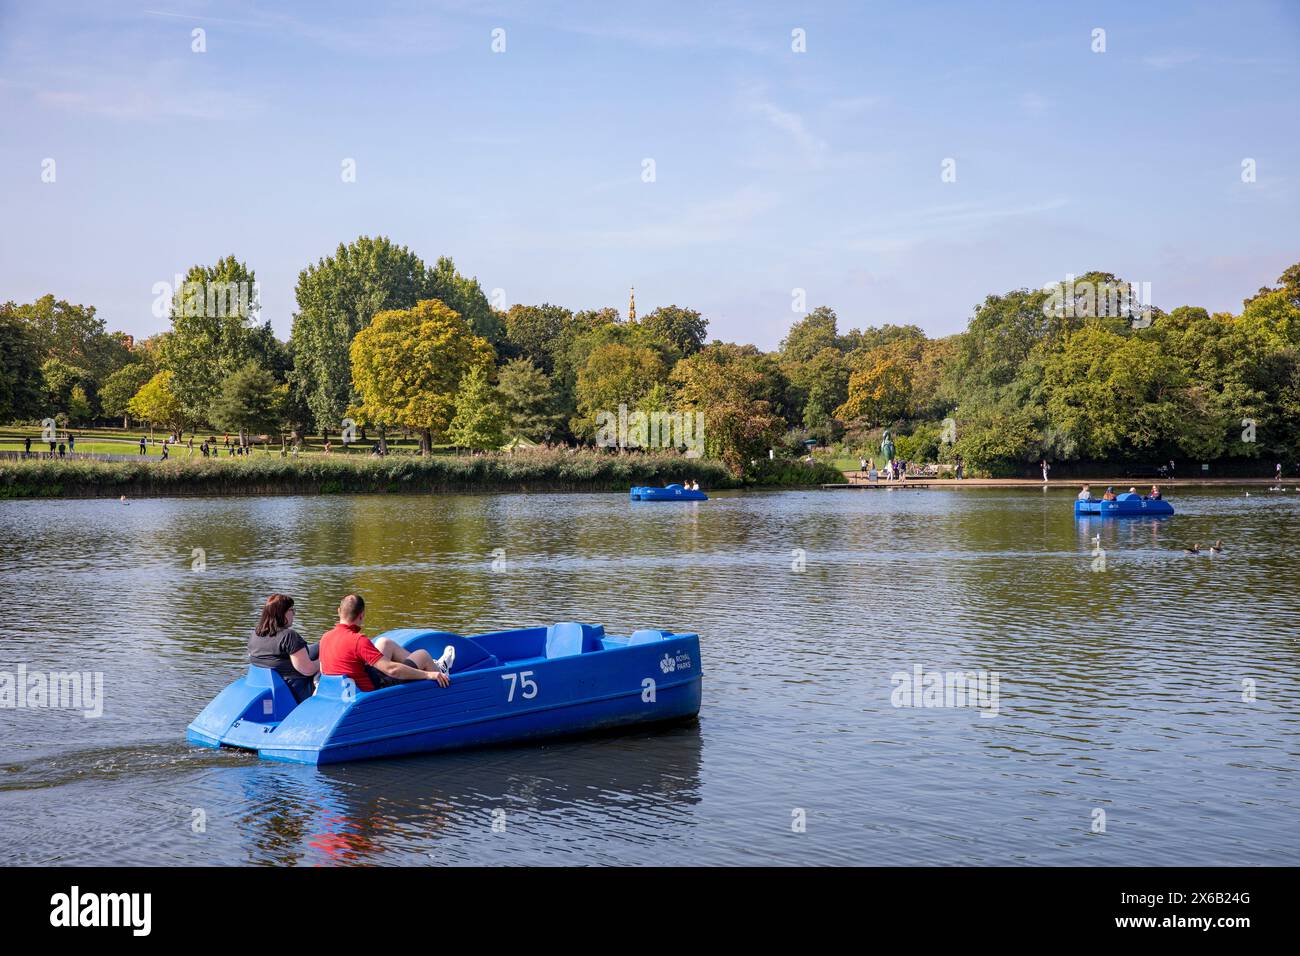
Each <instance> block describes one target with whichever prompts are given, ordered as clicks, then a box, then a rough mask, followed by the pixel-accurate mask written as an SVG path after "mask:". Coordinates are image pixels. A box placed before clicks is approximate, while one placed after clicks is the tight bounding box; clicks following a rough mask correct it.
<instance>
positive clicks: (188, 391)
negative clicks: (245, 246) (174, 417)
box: [159, 256, 276, 423]
mask: <svg viewBox="0 0 1300 956" xmlns="http://www.w3.org/2000/svg"><path fill="white" fill-rule="evenodd" d="M259 308H260V306H259V304H258V301H257V277H256V276H255V275H254V273H253V271H252V270H250V269H249V268H248V267H247V266H246V265H245V264H244V263H242V262H239V261H238V260H236V259H235V257H234V256H227V257H226V258H224V259H221V260H219V261H218V262H217V263H216V264H215V265H212V266H201V265H196V266H193V267H192V268H191V269H190V270H189V272H187V273H186V275H185V280H184V282H183V283H182V284H181V287H180V288H179V289H177V290H176V291H175V294H174V296H173V298H172V307H171V322H172V328H171V332H170V334H169V335H167V336H166V338H165V339H164V340H163V341H162V343H161V345H160V349H159V352H160V354H159V364H160V366H161V367H162V368H163V369H164V370H166V371H169V372H171V373H172V379H171V383H172V384H171V389H172V392H173V394H174V395H175V396H176V398H177V399H178V400H179V401H180V403H181V407H182V409H183V411H184V415H185V418H186V419H187V420H188V421H191V422H196V423H197V422H211V421H212V408H213V404H214V403H215V402H216V400H217V396H218V395H219V394H220V392H221V389H222V385H223V383H224V382H225V381H226V379H228V378H229V377H230V376H231V375H233V374H235V372H236V371H238V370H239V369H241V368H243V367H244V366H245V365H246V364H247V363H248V362H250V361H255V362H257V363H258V364H260V365H262V366H263V367H270V366H271V364H272V361H273V356H274V354H275V351H276V345H275V336H274V334H273V333H272V332H271V324H270V322H258V320H257V314H258V311H259Z"/></svg>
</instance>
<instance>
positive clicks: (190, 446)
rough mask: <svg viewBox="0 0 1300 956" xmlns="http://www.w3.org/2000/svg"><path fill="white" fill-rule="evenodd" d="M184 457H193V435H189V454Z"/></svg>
mask: <svg viewBox="0 0 1300 956" xmlns="http://www.w3.org/2000/svg"><path fill="white" fill-rule="evenodd" d="M185 457H186V458H193V457H194V436H193V435H191V436H190V442H189V454H188V455H186V456H185Z"/></svg>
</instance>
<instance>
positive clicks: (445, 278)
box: [420, 256, 505, 346]
mask: <svg viewBox="0 0 1300 956" xmlns="http://www.w3.org/2000/svg"><path fill="white" fill-rule="evenodd" d="M420 298H422V299H437V300H438V301H439V302H443V303H445V304H446V305H447V307H448V308H450V309H451V310H452V311H453V312H456V313H458V314H459V315H460V317H461V318H462V319H464V320H465V321H466V322H468V323H469V327H470V329H471V330H472V331H473V332H474V334H475V335H477V336H480V337H481V338H485V339H487V340H488V341H489V342H491V343H492V345H493V346H496V345H497V344H498V343H500V342H501V340H502V338H503V337H504V334H505V323H504V322H503V321H502V318H501V316H500V315H499V314H497V312H496V311H495V310H494V309H493V308H492V306H491V305H490V304H489V303H488V299H487V296H485V295H484V294H483V288H482V286H480V285H479V284H478V279H468V278H466V277H465V276H463V275H461V274H460V273H459V272H457V271H456V263H455V262H453V261H452V260H451V259H450V258H449V257H447V256H440V257H439V258H438V261H437V263H436V264H435V265H434V267H433V268H432V269H429V270H428V271H427V272H426V273H425V283H424V287H423V288H422V289H421V290H420Z"/></svg>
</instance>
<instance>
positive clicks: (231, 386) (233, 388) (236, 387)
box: [211, 361, 289, 444]
mask: <svg viewBox="0 0 1300 956" xmlns="http://www.w3.org/2000/svg"><path fill="white" fill-rule="evenodd" d="M288 392H289V388H288V386H287V385H280V384H278V383H277V382H276V380H275V376H274V375H272V374H271V373H270V372H269V371H267V370H266V369H264V368H263V367H262V366H261V365H260V364H259V363H257V362H255V361H250V362H247V363H245V364H244V366H243V367H242V368H239V369H236V370H235V372H234V373H233V374H232V375H230V376H229V377H228V378H227V379H226V380H225V381H224V382H223V383H222V384H221V391H220V392H218V393H217V397H216V400H215V401H214V402H213V403H212V416H211V420H212V424H214V425H216V426H217V427H218V428H220V429H223V430H224V431H237V432H239V437H240V442H241V444H242V443H243V439H244V436H245V435H246V434H247V433H249V432H252V433H254V434H258V433H263V432H268V433H269V432H272V431H274V430H275V429H276V428H277V427H278V426H279V424H280V419H281V417H282V409H283V406H284V400H285V397H286V396H287V395H288Z"/></svg>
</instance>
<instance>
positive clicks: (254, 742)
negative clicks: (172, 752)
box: [185, 622, 701, 764]
mask: <svg viewBox="0 0 1300 956" xmlns="http://www.w3.org/2000/svg"><path fill="white" fill-rule="evenodd" d="M383 636H384V637H388V638H391V639H392V640H394V641H396V642H397V643H398V644H401V645H402V646H403V647H405V648H406V649H407V650H408V651H415V650H419V649H421V648H423V649H424V650H426V651H428V652H429V653H430V654H432V655H433V656H434V657H438V656H439V655H441V654H442V650H443V648H444V647H446V646H447V645H448V644H450V645H452V646H453V647H455V648H456V662H455V664H454V665H453V666H452V670H451V686H450V687H446V688H443V687H439V686H438V684H437V683H436V682H434V681H415V682H412V683H409V684H400V685H398V686H395V687H385V688H382V689H380V690H374V691H360V690H358V689H357V686H356V684H355V682H354V681H352V680H351V679H350V678H347V677H322V678H321V681H320V685H319V686H318V687H317V689H316V694H315V696H313V697H309V698H308V699H307V700H305V701H303V702H302V703H301V704H299V703H297V702H296V701H295V700H294V697H293V694H292V693H291V692H290V690H289V687H288V685H287V684H285V683H284V680H283V679H282V678H281V677H280V675H279V674H277V673H276V672H275V671H273V670H269V669H267V668H264V667H256V666H253V665H250V666H249V668H248V673H247V674H245V675H244V676H243V677H241V678H240V679H239V680H237V681H235V682H234V683H233V684H230V685H229V686H228V687H226V689H225V690H223V691H222V692H221V693H220V694H218V695H217V696H216V698H215V699H213V701H212V703H210V704H208V706H207V707H205V708H204V709H203V712H202V713H200V714H199V715H198V716H197V717H196V718H194V722H193V723H192V724H190V726H189V727H188V728H187V730H186V734H185V736H186V739H187V740H189V742H190V743H194V744H201V745H203V746H205V747H235V748H238V749H241V750H251V751H256V752H257V754H258V755H259V756H262V757H266V758H267V759H269V760H285V761H291V762H294V763H308V764H326V763H340V762H342V761H346V760H365V759H369V758H374V757H393V756H398V755H401V754H413V753H431V752H435V751H440V750H454V749H460V748H464V747H478V746H486V745H492V744H506V743H515V742H520V741H527V740H533V739H538V738H543V737H554V736H562V735H573V734H580V733H587V732H590V731H598V730H606V729H609V728H615V727H630V726H633V725H638V724H650V723H658V722H662V721H670V720H678V719H682V718H688V717H693V716H695V715H696V714H698V713H699V710H700V688H701V673H700V639H699V636H698V635H696V634H673V633H671V632H668V631H653V630H643V631H636V632H635V633H633V634H632V635H631V636H630V637H615V636H606V634H605V629H604V628H603V627H600V626H596V625H591V624H578V623H575V622H565V623H561V624H553V625H551V626H550V627H530V628H523V629H521V630H514V631H498V632H496V633H493V634H478V635H475V636H473V637H462V636H460V635H459V634H449V633H447V632H445V631H429V630H420V629H415V628H404V629H401V630H395V631H389V632H387V633H386V634H384V635H383Z"/></svg>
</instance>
